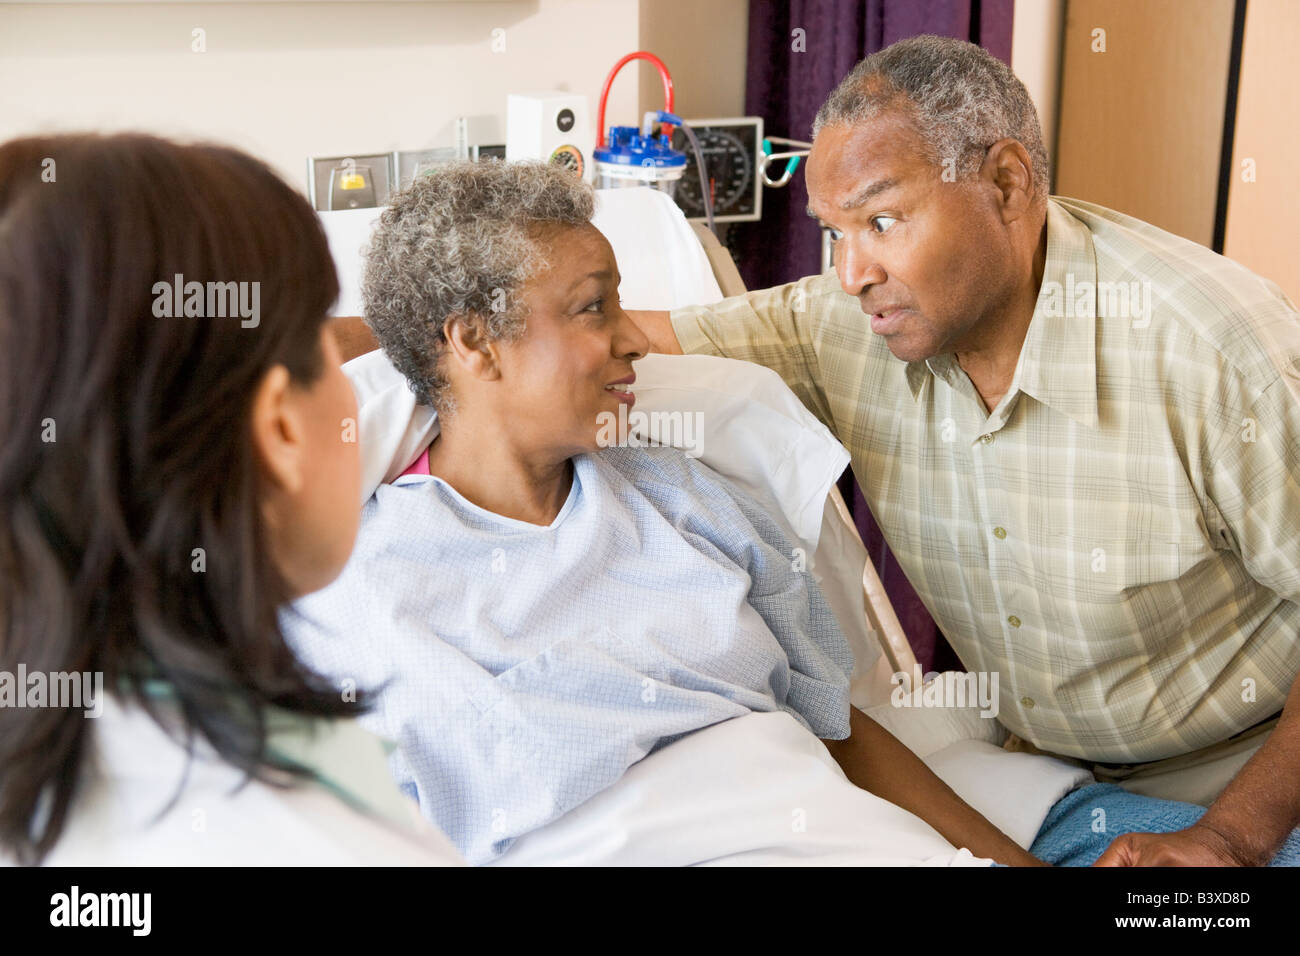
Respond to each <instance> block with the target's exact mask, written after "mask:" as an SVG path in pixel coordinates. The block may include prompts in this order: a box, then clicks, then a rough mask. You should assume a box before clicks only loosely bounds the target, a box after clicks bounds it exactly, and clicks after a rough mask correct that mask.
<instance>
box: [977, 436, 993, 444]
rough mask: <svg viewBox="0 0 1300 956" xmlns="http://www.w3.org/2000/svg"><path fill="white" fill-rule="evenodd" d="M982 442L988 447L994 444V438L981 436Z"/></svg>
mask: <svg viewBox="0 0 1300 956" xmlns="http://www.w3.org/2000/svg"><path fill="white" fill-rule="evenodd" d="M980 441H982V442H983V443H984V444H986V445H991V444H993V436H992V435H988V434H985V435H980Z"/></svg>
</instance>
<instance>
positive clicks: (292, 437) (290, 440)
mask: <svg viewBox="0 0 1300 956" xmlns="http://www.w3.org/2000/svg"><path fill="white" fill-rule="evenodd" d="M301 415H302V413H301V409H300V408H299V407H298V405H297V403H296V402H294V400H293V389H292V383H291V380H290V378H289V370H288V369H287V368H285V367H284V366H283V365H275V366H272V367H271V369H270V371H268V372H267V373H266V374H265V375H263V376H262V380H261V381H260V382H259V383H258V384H257V391H256V394H254V396H253V407H252V415H251V416H250V419H251V421H250V424H249V427H250V428H251V430H252V435H251V438H252V441H253V452H254V454H255V455H256V458H257V463H258V465H259V466H260V467H261V470H262V474H263V475H264V476H265V477H266V479H267V480H268V481H269V482H270V483H271V485H272V487H274V488H275V489H277V490H279V491H282V492H285V493H286V494H290V495H293V494H297V493H298V492H299V491H300V490H301V489H302V487H303V485H304V484H305V483H306V479H307V464H308V462H307V448H306V430H305V428H304V427H303V426H304V422H303V421H302V417H301Z"/></svg>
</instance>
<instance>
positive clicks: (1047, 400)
mask: <svg viewBox="0 0 1300 956" xmlns="http://www.w3.org/2000/svg"><path fill="white" fill-rule="evenodd" d="M1096 286H1097V259H1096V252H1095V251H1094V250H1093V246H1092V235H1091V233H1090V232H1089V230H1088V227H1087V226H1086V225H1084V224H1083V223H1082V222H1080V221H1079V220H1078V219H1075V218H1074V217H1073V216H1071V215H1070V213H1069V212H1067V211H1066V209H1065V208H1064V207H1063V206H1061V205H1060V204H1059V203H1058V202H1057V201H1056V200H1055V199H1051V198H1049V199H1048V200H1047V260H1046V262H1045V264H1044V266H1043V282H1042V285H1041V286H1040V287H1039V292H1038V301H1037V302H1036V303H1035V305H1034V315H1033V317H1032V318H1031V319H1030V321H1029V330H1028V331H1027V332H1026V334H1025V342H1024V345H1023V346H1022V347H1021V349H1020V360H1019V362H1017V363H1016V370H1015V373H1014V375H1013V376H1012V380H1011V387H1010V389H1009V390H1008V391H1009V393H1014V392H1015V391H1016V390H1017V389H1019V390H1020V391H1022V392H1024V393H1025V394H1027V395H1030V396H1032V397H1033V398H1035V399H1037V400H1038V401H1040V402H1042V403H1043V404H1044V405H1047V406H1049V407H1051V408H1054V409H1056V410H1057V411H1059V412H1061V413H1062V414H1065V415H1068V416H1069V417H1070V418H1072V419H1074V420H1075V421H1077V422H1078V423H1079V424H1081V425H1086V426H1088V427H1089V428H1096V427H1097V421H1098V416H1097V319H1096ZM947 358H948V357H947V356H934V357H933V358H931V359H925V360H918V361H915V362H908V363H907V368H906V376H907V384H908V387H909V388H910V389H911V391H912V398H913V399H919V398H920V396H921V388H922V386H923V385H924V384H925V380H926V378H927V373H928V374H929V375H931V376H933V375H939V376H940V377H942V371H943V367H944V362H946V360H947Z"/></svg>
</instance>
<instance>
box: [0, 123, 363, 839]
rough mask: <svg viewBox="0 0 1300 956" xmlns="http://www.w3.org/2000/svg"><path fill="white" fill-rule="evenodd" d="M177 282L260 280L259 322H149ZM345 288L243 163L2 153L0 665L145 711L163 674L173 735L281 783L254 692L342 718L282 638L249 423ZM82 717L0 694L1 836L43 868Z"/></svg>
mask: <svg viewBox="0 0 1300 956" xmlns="http://www.w3.org/2000/svg"><path fill="white" fill-rule="evenodd" d="M177 275H180V276H183V277H184V281H186V282H189V281H198V282H203V283H207V282H230V281H233V282H250V283H252V282H256V283H259V284H260V316H259V317H258V321H257V324H256V325H252V324H251V321H250V322H244V321H241V318H240V316H239V315H238V314H237V313H236V314H235V315H234V316H232V317H230V318H216V317H206V318H200V317H184V316H180V317H174V318H160V317H157V316H156V315H155V300H156V296H155V292H154V286H155V284H156V283H159V282H166V283H168V284H171V283H173V282H174V280H175V277H176V276H177ZM337 294H338V281H337V278H336V277H335V273H334V267H333V263H332V261H331V259H330V254H329V248H328V245H327V243H326V240H325V236H324V233H323V231H322V229H321V226H320V223H319V222H318V220H317V218H316V216H315V214H314V213H313V212H312V210H311V208H310V207H309V206H308V204H307V203H306V201H305V200H304V199H303V198H302V197H301V196H299V195H298V194H297V193H295V192H294V191H293V190H292V189H291V188H289V187H288V186H287V185H286V184H285V183H284V182H283V181H281V180H280V179H279V178H278V177H277V176H276V175H275V174H274V173H273V172H272V171H271V170H270V169H269V168H268V167H267V166H266V165H264V164H263V163H261V162H259V161H257V160H255V159H253V158H252V157H250V156H247V155H245V154H243V153H240V152H237V151H235V150H233V149H229V148H225V147H220V146H213V145H186V146H182V145H178V144H175V143H171V142H168V141H165V140H162V139H158V138H155V137H151V136H145V135H136V134H123V135H114V136H94V135H67V136H50V137H40V138H28V139H20V140H14V141H11V142H9V143H5V144H3V145H0V671H8V672H10V673H11V674H12V673H13V672H15V671H16V669H17V666H18V665H19V664H25V665H26V669H27V671H28V673H31V672H34V671H42V672H46V673H49V672H56V671H62V672H88V671H89V672H95V671H99V672H102V673H103V678H104V689H105V693H118V694H120V695H121V696H123V697H124V698H128V699H135V700H138V701H140V703H141V704H142V705H143V706H145V707H146V709H148V710H149V712H150V713H151V714H153V715H154V718H155V719H156V720H158V719H160V717H159V711H158V710H157V709H156V705H155V704H153V703H151V701H150V698H149V697H148V696H147V695H145V694H144V693H143V690H142V686H141V685H142V682H144V681H146V680H149V679H152V678H161V679H163V680H165V681H166V682H168V683H169V684H170V686H171V688H172V689H173V691H174V695H175V700H176V702H177V704H178V705H179V711H180V714H181V715H182V724H183V726H182V728H181V731H180V734H181V736H182V737H183V740H182V741H181V742H182V743H183V745H185V746H187V747H191V746H192V745H193V743H194V739H195V735H196V733H197V734H201V735H202V736H203V737H204V738H206V740H207V741H208V742H210V743H211V745H212V746H213V747H214V748H215V750H216V751H217V752H218V753H219V754H220V755H221V756H222V757H223V758H224V759H225V760H227V761H229V762H230V763H231V764H233V765H235V766H237V767H239V768H240V769H242V770H244V771H245V772H246V773H247V774H248V775H249V776H250V777H254V778H258V779H269V778H270V777H275V778H277V779H281V780H282V779H283V777H282V776H281V775H279V774H268V773H267V770H268V768H272V767H281V766H282V765H281V764H278V763H277V762H276V761H275V760H274V759H273V758H271V757H270V756H269V755H268V753H267V750H266V728H265V714H264V710H265V707H266V706H267V705H276V706H279V707H282V708H285V709H288V710H292V711H295V712H298V713H302V714H309V715H321V716H342V715H354V714H355V712H356V711H357V709H358V705H357V704H350V703H347V702H345V701H344V700H342V698H341V697H340V695H339V694H338V693H337V692H335V691H333V690H331V689H329V688H328V686H327V685H326V684H325V683H324V682H323V681H322V680H320V679H319V678H318V677H316V676H315V675H313V674H312V673H311V672H310V671H308V670H307V669H306V668H305V667H303V666H302V665H301V664H300V663H299V662H298V661H297V660H296V658H295V657H294V655H293V653H292V652H291V651H290V649H289V647H288V646H287V644H286V643H285V641H284V638H283V635H282V634H281V631H280V628H279V625H278V621H277V609H278V607H279V606H280V605H281V604H282V603H283V602H284V601H286V600H287V599H288V598H289V597H290V596H291V595H290V594H289V593H288V588H287V585H286V583H285V580H284V578H283V576H282V575H281V574H280V572H279V571H278V570H277V568H276V567H274V566H273V564H272V561H271V558H270V550H269V543H268V541H267V539H266V534H265V529H264V527H263V523H262V518H261V512H260V509H259V505H258V502H259V498H260V495H259V487H260V479H259V472H258V467H257V463H256V460H255V457H254V450H253V447H252V440H251V437H250V428H249V413H250V405H251V401H252V398H253V396H254V394H255V391H256V387H257V385H258V384H259V383H260V381H261V380H262V378H263V376H264V375H265V374H266V373H267V372H268V371H269V370H270V369H271V368H273V367H274V366H276V365H283V366H285V367H286V368H287V369H288V371H289V373H290V376H291V377H292V379H293V380H294V381H295V382H298V383H300V384H309V383H310V382H312V381H314V380H315V379H316V378H317V376H318V375H319V374H320V373H321V371H322V368H323V365H322V363H323V356H322V354H321V349H320V330H321V326H322V323H323V322H324V321H325V316H326V312H327V310H328V309H329V308H330V306H331V305H332V303H333V301H334V299H335V297H336V296H337ZM246 325H248V326H249V327H245V326H246ZM51 437H52V438H53V439H54V440H49V439H50V438H51ZM199 548H201V549H203V551H202V558H203V560H204V561H205V562H206V569H205V570H203V571H202V572H201V573H199V572H197V571H196V570H194V568H195V561H196V560H197V559H198V554H199V553H198V552H196V551H195V549H199ZM19 690H20V692H22V688H20V689H19ZM160 722H161V721H160ZM94 724H95V721H94V720H88V719H86V718H85V717H84V716H83V714H82V712H81V711H80V710H71V709H64V708H59V707H42V708H23V709H17V708H8V707H3V708H0V850H8V851H10V852H12V853H13V854H14V855H15V856H16V857H17V858H18V859H19V860H21V861H23V862H36V861H39V860H40V859H41V858H43V857H44V856H45V854H46V853H48V851H49V850H50V849H51V848H52V847H53V846H54V844H55V843H56V842H57V840H58V838H59V836H60V834H61V832H62V830H63V827H64V825H65V823H66V821H67V818H68V814H69V810H70V807H71V806H72V804H73V800H74V798H75V795H76V792H77V787H78V784H79V781H80V780H81V778H82V775H83V772H84V765H85V764H86V762H87V760H86V758H87V756H88V753H89V743H90V737H89V736H88V731H90V729H91V727H92V726H93V725H94ZM284 769H289V770H292V769H293V768H290V767H284Z"/></svg>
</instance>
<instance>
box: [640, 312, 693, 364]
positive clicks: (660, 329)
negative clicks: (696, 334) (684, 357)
mask: <svg viewBox="0 0 1300 956" xmlns="http://www.w3.org/2000/svg"><path fill="white" fill-rule="evenodd" d="M627 314H628V318H630V319H631V320H632V321H633V322H635V323H636V325H637V328H639V329H640V330H641V331H642V332H643V333H645V337H646V338H648V339H649V340H650V351H651V352H664V353H666V354H668V355H681V354H682V347H681V344H680V343H679V342H678V341H677V333H676V332H674V331H673V323H672V320H671V319H670V318H669V314H668V312H667V311H663V310H661V311H654V312H651V311H632V310H629V311H628V313H627Z"/></svg>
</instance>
